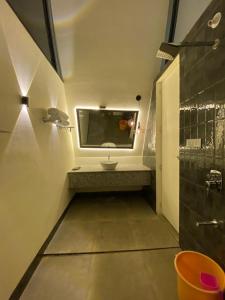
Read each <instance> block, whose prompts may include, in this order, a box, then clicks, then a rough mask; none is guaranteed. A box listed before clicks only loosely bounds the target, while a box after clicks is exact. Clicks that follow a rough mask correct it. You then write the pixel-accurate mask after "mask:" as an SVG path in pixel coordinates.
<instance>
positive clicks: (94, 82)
mask: <svg viewBox="0 0 225 300" xmlns="http://www.w3.org/2000/svg"><path fill="white" fill-rule="evenodd" d="M52 6H53V17H54V22H55V30H56V38H57V44H58V49H59V56H60V61H61V62H62V70H63V75H64V78H65V87H66V93H67V98H68V100H69V103H70V108H71V110H70V111H71V118H74V112H73V110H74V107H76V106H81V107H82V106H95V107H96V106H97V107H99V105H106V106H107V108H117V109H123V108H127V109H129V108H133V109H137V108H138V103H137V102H136V100H135V98H136V95H137V94H141V95H142V101H141V116H140V117H141V125H142V127H143V129H145V127H146V118H147V112H148V106H149V100H150V96H151V89H152V82H153V80H154V79H155V77H156V75H157V74H158V72H159V69H160V60H159V59H157V58H156V52H157V50H158V48H159V45H160V43H161V42H162V41H163V40H164V34H165V26H166V20H167V14H168V6H169V0H158V1H149V0H141V1H130V0H123V1H121V0H113V1H105V0H84V1H80V0H68V1H66V3H64V2H63V1H61V0H52ZM74 122H75V120H74ZM73 138H74V149H75V155H76V157H89V156H95V157H99V156H103V155H104V156H106V155H107V151H104V150H101V151H96V150H80V149H79V147H78V141H77V139H78V137H77V135H76V132H75V134H74V136H73ZM143 141H144V134H143V133H142V134H140V136H138V137H137V142H136V147H135V149H134V151H131V150H123V151H120V150H113V151H112V155H116V156H123V157H124V156H127V155H128V156H132V157H133V158H134V160H135V159H136V158H137V157H139V156H141V155H142V150H143Z"/></svg>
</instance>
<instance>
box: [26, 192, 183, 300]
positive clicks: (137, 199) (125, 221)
mask: <svg viewBox="0 0 225 300" xmlns="http://www.w3.org/2000/svg"><path fill="white" fill-rule="evenodd" d="M178 247H179V246H178V242H177V239H176V235H175V234H174V232H173V230H171V227H170V226H169V225H168V224H167V223H166V222H165V221H164V220H163V219H161V218H159V217H158V216H156V215H155V213H154V212H153V211H152V210H151V208H150V206H149V205H148V203H147V202H146V201H145V199H144V198H143V197H142V196H141V195H140V194H137V193H135V194H130V193H121V194H118V193H117V194H112V195H109V194H102V195H99V194H97V195H95V196H93V194H92V195H90V196H83V195H82V196H77V197H76V198H75V199H74V201H73V202H72V204H71V206H70V208H69V210H68V212H67V214H66V216H65V218H64V220H63V222H62V224H61V225H60V227H59V228H58V230H57V232H56V234H55V236H54V237H53V239H52V241H51V242H50V244H49V246H48V248H47V249H46V251H45V255H44V256H43V258H42V260H41V263H40V265H39V266H38V268H37V269H36V271H35V273H34V275H33V277H32V278H31V280H30V282H29V284H28V286H27V288H26V289H25V291H24V293H23V295H22V297H21V299H27V300H32V299H37V300H45V299H46V300H49V299H52V300H53V299H54V300H57V299H65V300H67V299H68V300H70V299H71V300H72V299H73V300H120V299H121V300H126V299H127V300H128V299H129V300H145V299H146V300H147V299H149V300H164V299H165V300H176V299H177V296H176V276H175V272H174V268H173V259H174V256H175V254H176V253H177V252H178V251H179V248H178Z"/></svg>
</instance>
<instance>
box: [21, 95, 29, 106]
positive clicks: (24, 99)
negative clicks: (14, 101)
mask: <svg viewBox="0 0 225 300" xmlns="http://www.w3.org/2000/svg"><path fill="white" fill-rule="evenodd" d="M21 104H22V105H26V106H28V107H29V97H27V96H21Z"/></svg>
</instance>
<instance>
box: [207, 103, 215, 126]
mask: <svg viewBox="0 0 225 300" xmlns="http://www.w3.org/2000/svg"><path fill="white" fill-rule="evenodd" d="M214 118H215V105H214V104H209V105H206V121H207V122H213V121H214Z"/></svg>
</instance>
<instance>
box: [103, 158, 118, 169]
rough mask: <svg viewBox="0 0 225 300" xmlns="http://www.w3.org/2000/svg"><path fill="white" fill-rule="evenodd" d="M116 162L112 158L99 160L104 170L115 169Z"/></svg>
mask: <svg viewBox="0 0 225 300" xmlns="http://www.w3.org/2000/svg"><path fill="white" fill-rule="evenodd" d="M117 164H118V162H117V161H113V160H105V161H101V165H102V167H103V169H104V170H115V168H116V166H117Z"/></svg>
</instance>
